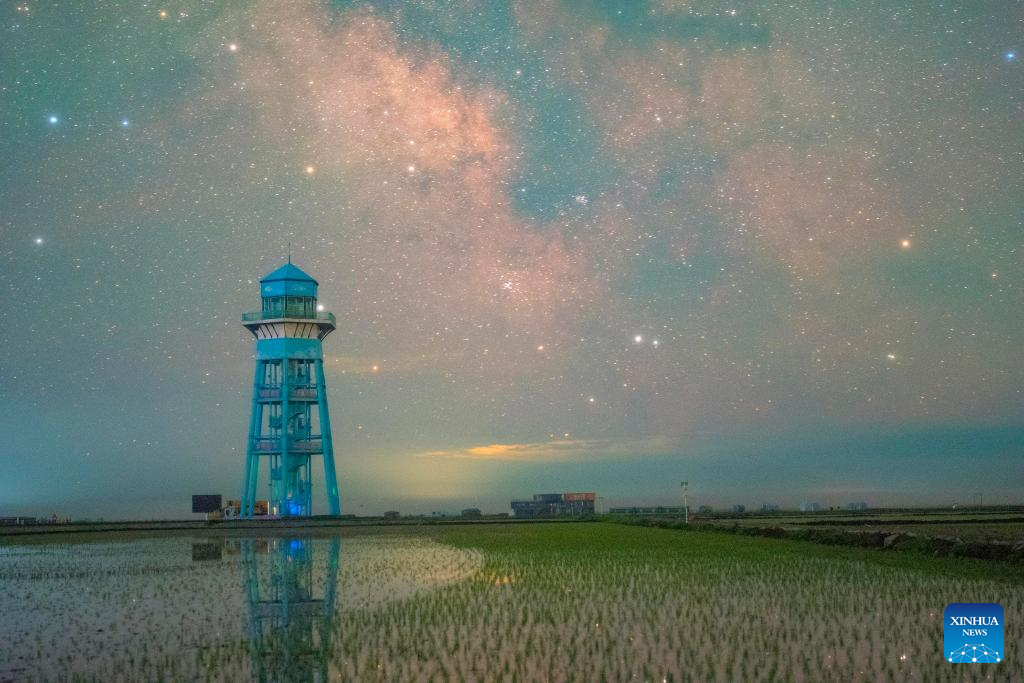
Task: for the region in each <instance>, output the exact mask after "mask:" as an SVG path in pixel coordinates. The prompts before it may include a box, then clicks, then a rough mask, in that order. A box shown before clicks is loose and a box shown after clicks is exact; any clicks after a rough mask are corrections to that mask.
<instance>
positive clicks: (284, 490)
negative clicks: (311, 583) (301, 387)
mask: <svg viewBox="0 0 1024 683" xmlns="http://www.w3.org/2000/svg"><path fill="white" fill-rule="evenodd" d="M290 365H291V361H289V360H288V357H287V356H285V357H284V358H282V359H281V470H280V472H281V479H280V482H281V486H280V487H279V488H278V492H279V493H278V504H277V505H278V507H277V513H278V514H279V515H281V516H282V517H288V516H290V514H291V510H290V509H289V500H288V493H289V492H290V491H291V488H292V487H291V468H290V466H291V463H290V462H289V458H288V436H289V435H288V428H289V426H290V424H289V423H290V422H291V414H292V412H291V404H290V403H289V398H290V397H289V393H290V392H291V386H290V385H291V380H292V378H291V367H289V366H290Z"/></svg>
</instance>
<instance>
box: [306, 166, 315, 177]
mask: <svg viewBox="0 0 1024 683" xmlns="http://www.w3.org/2000/svg"><path fill="white" fill-rule="evenodd" d="M315 173H316V166H307V167H306V175H314V174H315Z"/></svg>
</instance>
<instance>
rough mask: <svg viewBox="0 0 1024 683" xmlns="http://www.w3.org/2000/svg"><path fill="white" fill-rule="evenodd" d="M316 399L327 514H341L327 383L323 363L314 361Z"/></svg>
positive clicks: (318, 360) (320, 360)
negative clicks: (328, 408)
mask: <svg viewBox="0 0 1024 683" xmlns="http://www.w3.org/2000/svg"><path fill="white" fill-rule="evenodd" d="M316 397H317V401H316V403H317V408H318V409H319V414H320V438H321V444H322V446H323V451H324V487H325V488H326V489H327V509H328V514H331V515H334V516H337V515H340V514H341V503H340V502H339V500H338V475H337V473H336V472H335V470H334V440H333V439H332V438H331V414H330V412H329V411H328V410H327V382H326V381H325V380H324V361H323V359H322V358H317V359H316Z"/></svg>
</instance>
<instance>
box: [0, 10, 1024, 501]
mask: <svg viewBox="0 0 1024 683" xmlns="http://www.w3.org/2000/svg"><path fill="white" fill-rule="evenodd" d="M183 7H184V6H177V5H172V4H165V5H162V4H160V3H121V4H118V3H110V4H108V5H105V6H104V7H103V8H101V9H89V8H86V7H85V6H84V5H83V6H82V7H81V8H78V7H65V6H56V5H50V4H48V3H43V2H39V3H34V2H19V3H14V4H8V5H6V6H5V7H3V8H2V9H0V29H2V35H3V39H2V40H0V64H2V66H3V68H2V71H0V130H2V131H3V135H2V137H0V183H2V184H0V231H2V232H0V284H2V286H3V291H4V292H5V293H6V296H5V299H4V302H3V303H2V304H0V388H2V393H0V407H2V411H0V426H3V427H4V432H5V435H6V436H5V437H4V440H3V443H2V444H0V460H2V464H3V473H4V476H3V477H0V513H3V512H4V511H6V510H8V509H9V510H11V511H12V512H26V513H44V512H46V513H48V512H50V511H53V510H60V511H62V512H66V513H69V514H70V513H75V514H95V515H112V516H129V515H130V516H166V515H175V514H183V513H184V511H185V503H184V502H183V501H185V500H186V495H187V494H188V493H191V492H196V491H199V490H204V491H205V490H211V491H223V492H225V493H233V492H234V490H235V489H237V488H238V487H239V486H240V477H241V467H242V455H243V452H244V433H245V425H246V419H247V415H246V411H247V410H248V396H247V391H248V379H247V378H248V377H249V376H250V372H251V363H252V351H253V348H252V342H251V340H250V339H248V338H247V336H248V333H247V332H245V330H244V329H242V328H241V326H240V324H239V322H238V318H239V315H240V314H241V313H242V312H243V311H246V310H250V309H255V308H256V307H258V294H259V292H258V285H257V281H258V279H259V277H261V276H262V275H264V274H266V273H267V272H269V271H270V270H272V269H273V268H275V267H276V266H278V265H280V263H281V262H282V261H283V260H284V259H285V257H286V255H287V251H288V244H289V243H290V244H291V249H292V254H293V258H294V261H295V262H296V263H297V264H298V265H300V266H301V267H302V268H304V269H305V270H306V271H308V272H309V273H311V274H312V275H313V276H314V277H317V278H318V279H319V280H320V283H321V289H320V296H321V303H323V304H324V305H325V307H326V308H327V309H328V310H331V311H333V312H334V313H335V314H336V315H337V316H338V319H339V331H338V332H337V333H335V334H334V335H333V336H331V337H330V338H329V340H328V341H327V342H326V345H325V350H326V353H327V355H328V356H329V358H330V360H329V361H328V363H329V367H328V372H329V374H328V382H329V385H330V400H331V410H332V414H333V416H334V422H335V439H336V442H337V444H338V445H337V448H338V466H339V473H340V476H341V479H342V492H343V501H342V503H343V507H345V509H346V510H347V511H349V512H355V513H361V512H362V513H370V512H379V511H381V510H383V509H385V508H394V507H398V508H399V509H401V510H403V511H408V512H419V511H428V510H435V509H449V508H451V509H456V508H457V507H458V506H460V505H464V504H467V503H475V504H477V505H479V506H480V507H483V508H486V509H493V510H495V511H498V510H504V509H506V507H507V501H508V499H509V498H510V497H512V496H520V495H525V494H529V493H533V492H538V491H540V490H547V489H550V490H577V489H578V490H597V491H599V493H600V495H601V496H602V497H603V500H604V501H606V502H607V503H611V504H614V503H617V502H621V503H626V502H636V503H640V502H652V503H653V502H669V501H671V500H673V499H674V498H673V497H674V496H675V495H676V491H675V488H674V487H673V484H675V485H676V487H677V485H678V481H679V480H680V479H688V480H689V481H690V482H691V492H692V495H694V496H696V497H697V498H700V499H701V500H702V501H705V500H706V501H707V502H709V503H713V504H716V505H727V504H730V503H733V502H736V503H740V502H742V503H746V504H747V505H748V506H749V505H751V504H757V503H759V502H761V500H762V499H763V500H772V501H778V502H780V503H782V504H795V503H796V502H798V501H800V500H805V499H812V500H815V501H820V502H821V503H823V504H826V505H829V504H845V503H846V502H848V501H849V500H868V501H869V502H871V503H873V504H879V505H882V504H906V503H941V504H947V503H949V504H952V503H954V502H957V501H958V500H961V499H966V498H969V497H970V496H971V495H972V493H973V492H974V491H975V490H979V491H981V490H983V491H985V492H986V500H987V501H992V502H999V501H1006V502H1009V501H1017V500H1019V499H1020V496H1021V495H1022V494H1024V481H1022V480H1021V478H1020V477H1019V476H1016V477H1014V476H1010V477H1008V476H1007V474H1008V473H1009V472H1014V471H1015V472H1019V471H1020V464H1021V462H1022V457H1024V450H1022V448H1024V447H1022V446H1021V444H1022V443H1024V438H1022V437H1024V423H1022V421H1021V415H1022V414H1024V412H1022V409H1024V395H1022V386H1024V353H1022V351H1021V349H1022V343H1024V322H1022V320H1024V316H1022V315H1021V311H1022V310H1024V307H1022V304H1024V297H1022V294H1021V291H1022V290H1021V286H1020V277H1021V266H1022V246H1024V245H1022V243H1024V224H1022V219H1021V215H1022V209H1024V204H1022V200H1021V198H1020V188H1021V187H1022V186H1024V166H1022V161H1024V159H1022V141H1024V135H1022V130H1021V123H1022V116H1024V113H1022V112H1024V72H1022V71H1021V68H1022V65H1021V64H1020V63H1019V61H1018V60H1017V59H1016V54H1017V51H1018V50H1019V47H1020V46H1019V44H1018V42H1019V36H1020V35H1021V29H1022V28H1024V26H1022V24H1024V12H1022V10H1021V8H1020V6H1019V5H1017V4H1012V3H1005V4H1004V3H963V4H947V5H935V4H934V3H901V4H899V6H898V7H897V6H893V5H892V4H891V3H857V5H856V7H850V8H843V7H833V6H832V3H813V4H808V3H801V4H797V5H789V4H784V3H773V2H764V3H736V4H729V3H719V2H701V1H698V0H694V1H692V2H691V1H684V0H660V1H652V2H630V3H612V2H602V1H597V0H594V1H593V2H569V1H568V0H566V1H564V2H534V1H532V0H530V1H523V2H512V3H510V4H505V3H490V2H487V3H485V2H468V3H457V4H455V6H450V5H449V4H448V3H442V2H436V1H432V0H421V1H419V2H407V3H396V2H388V3H334V4H324V3H315V2H287V3H286V2H276V1H270V0H265V1H263V2H256V3H250V2H244V3H243V2H239V3H232V4H231V5H230V6H226V5H225V6H221V5H217V6H216V7H208V6H202V7H197V8H189V9H183ZM51 508H53V510H51Z"/></svg>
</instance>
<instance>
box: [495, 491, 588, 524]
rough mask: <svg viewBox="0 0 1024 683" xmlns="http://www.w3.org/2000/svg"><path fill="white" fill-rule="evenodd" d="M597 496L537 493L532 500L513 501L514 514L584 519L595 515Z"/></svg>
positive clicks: (529, 516) (517, 515) (527, 516)
mask: <svg viewBox="0 0 1024 683" xmlns="http://www.w3.org/2000/svg"><path fill="white" fill-rule="evenodd" d="M596 500H597V494H596V493H593V492H588V493H537V494H535V495H534V496H533V498H532V499H530V500H513V501H512V514H513V515H514V516H516V517H523V518H533V517H583V516H586V515H592V514H594V502H595V501H596Z"/></svg>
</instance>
